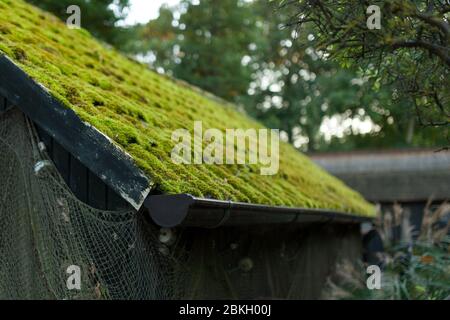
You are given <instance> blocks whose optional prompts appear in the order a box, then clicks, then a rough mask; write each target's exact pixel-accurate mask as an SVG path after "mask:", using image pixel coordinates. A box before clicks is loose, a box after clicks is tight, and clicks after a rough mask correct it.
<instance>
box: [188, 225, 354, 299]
mask: <svg viewBox="0 0 450 320" xmlns="http://www.w3.org/2000/svg"><path fill="white" fill-rule="evenodd" d="M183 238H184V241H186V252H187V253H186V255H187V262H186V263H185V264H184V265H185V269H184V272H186V273H187V275H188V277H187V279H188V280H187V283H186V284H185V285H184V286H183V287H184V288H186V289H187V292H185V297H186V298H192V299H224V298H228V299H264V298H266V299H319V298H320V297H321V296H322V293H323V290H324V288H325V285H326V281H327V278H328V277H330V276H332V275H333V274H334V273H335V272H336V271H337V269H336V268H338V264H339V262H342V261H344V260H346V261H349V262H351V263H355V262H357V261H360V259H361V257H362V241H361V234H360V228H359V225H341V224H332V225H331V224H325V225H323V224H322V225H317V224H312V225H303V226H299V225H296V226H295V225H291V226H273V225H271V226H268V227H262V226H255V227H226V228H220V229H214V230H205V229H189V230H185V231H184V233H183Z"/></svg>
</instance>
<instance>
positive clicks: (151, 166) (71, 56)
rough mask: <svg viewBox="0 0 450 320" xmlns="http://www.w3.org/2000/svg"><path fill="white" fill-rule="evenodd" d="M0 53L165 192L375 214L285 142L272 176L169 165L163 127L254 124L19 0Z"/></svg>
mask: <svg viewBox="0 0 450 320" xmlns="http://www.w3.org/2000/svg"><path fill="white" fill-rule="evenodd" d="M0 52H1V54H5V55H7V56H8V57H9V58H10V59H11V60H13V61H14V62H15V63H16V64H17V65H18V66H19V67H20V68H21V69H22V70H24V71H25V72H26V73H27V74H28V75H29V76H30V77H31V78H32V79H34V80H35V81H36V82H38V83H40V84H42V85H43V86H44V87H46V88H47V89H48V90H49V92H50V93H51V94H52V95H53V96H54V97H55V98H56V99H58V100H59V101H60V102H61V103H62V104H63V105H64V106H65V107H67V108H70V109H72V110H73V111H74V112H75V113H76V114H77V115H78V116H79V117H80V118H81V119H82V120H83V121H86V122H88V123H90V124H91V125H93V126H95V127H96V128H97V129H98V130H99V131H101V132H102V133H103V134H105V135H106V136H108V137H109V138H111V139H112V140H113V141H114V142H115V143H116V144H117V145H118V146H119V147H120V148H122V149H123V150H124V151H126V152H127V153H128V154H129V155H131V157H132V158H133V160H134V161H135V163H136V165H137V166H138V167H139V168H140V169H141V170H142V171H143V172H145V174H146V175H147V176H148V178H149V180H150V181H152V182H153V183H154V186H153V187H157V188H159V189H160V190H161V191H163V192H164V193H168V194H177V193H189V194H192V195H194V196H198V197H207V198H214V199H220V200H233V201H241V202H250V203H255V204H266V205H281V206H289V207H305V208H320V209H331V210H338V211H342V212H348V213H352V214H355V215H362V216H372V215H373V214H374V208H373V206H372V205H370V204H369V203H367V202H366V201H365V200H364V199H363V198H362V196H361V195H360V194H358V193H357V192H355V191H354V190H351V189H350V188H348V187H347V186H345V185H344V183H342V182H341V181H340V180H338V179H337V178H335V177H333V176H331V175H329V174H328V173H326V172H325V171H324V170H322V169H321V168H319V167H318V166H317V165H315V164H314V163H313V162H312V161H310V160H309V159H308V158H307V157H306V156H304V155H302V154H301V153H300V152H298V151H297V150H295V149H294V148H293V147H292V146H290V145H288V144H286V143H282V144H281V146H280V169H279V172H278V174H276V175H274V176H262V175H260V174H259V167H258V165H176V164H174V163H173V162H172V161H171V158H170V153H171V150H172V148H173V146H174V145H173V142H172V141H171V134H172V132H173V131H174V130H176V129H178V128H186V129H188V130H190V131H191V132H192V128H193V123H194V121H196V120H201V121H202V122H203V127H204V129H207V128H218V129H221V130H223V131H224V130H225V129H226V128H243V129H246V128H257V129H258V128H263V126H262V125H261V124H259V123H258V122H256V121H254V120H252V119H250V118H249V117H248V116H246V115H245V114H243V113H241V112H239V111H237V108H236V107H234V106H233V105H231V104H227V103H225V102H223V101H221V100H220V99H216V98H214V97H213V96H212V95H210V94H205V93H202V92H201V91H200V90H198V89H195V88H193V87H191V86H189V85H187V84H184V83H182V82H179V81H176V80H174V79H170V78H168V77H166V76H162V75H159V74H157V73H156V72H154V71H152V70H150V69H149V68H148V67H147V66H145V65H143V64H140V63H138V62H136V61H134V60H133V59H130V58H127V57H125V56H124V55H122V54H120V53H118V52H117V51H116V50H114V49H112V48H109V47H107V46H106V45H104V44H102V43H100V42H99V41H97V40H96V39H94V38H93V37H92V36H91V35H90V34H89V33H88V32H87V31H85V30H83V29H80V30H72V29H69V28H67V27H66V25H65V24H63V23H62V22H61V21H60V20H59V19H58V18H56V17H55V16H53V15H51V14H48V13H45V12H43V11H41V10H39V9H37V8H35V7H33V6H31V5H29V4H27V3H25V2H24V1H22V0H0ZM205 63H207V62H206V61H205ZM41 107H43V106H41Z"/></svg>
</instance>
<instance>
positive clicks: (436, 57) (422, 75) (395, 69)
mask: <svg viewBox="0 0 450 320" xmlns="http://www.w3.org/2000/svg"><path fill="white" fill-rule="evenodd" d="M279 3H280V4H281V7H282V8H285V9H286V10H288V11H289V12H292V11H295V13H296V14H295V15H294V17H293V18H292V19H291V20H290V23H291V24H293V25H295V26H296V27H297V28H298V30H299V31H300V32H309V31H308V30H313V31H314V34H315V35H316V39H315V41H314V42H313V46H314V47H315V48H316V50H320V51H322V52H324V53H326V54H329V55H330V57H331V58H333V59H334V60H335V61H338V62H339V63H340V64H341V66H343V67H348V66H360V67H362V69H363V71H364V72H370V73H372V74H373V75H374V76H375V78H376V79H377V80H378V81H379V82H380V86H383V87H386V86H387V87H393V89H394V91H393V101H396V100H399V99H408V101H409V102H410V105H411V107H410V109H411V108H412V110H413V113H412V115H411V116H410V117H414V118H415V119H416V121H417V122H418V123H419V124H421V125H422V126H429V127H434V128H439V127H440V132H441V136H444V137H445V135H446V134H447V135H448V127H449V125H450V89H449V88H450V86H449V85H448V78H449V72H450V45H449V41H450V24H449V20H448V13H449V12H450V5H449V4H448V2H447V1H439V0H433V1H424V0H416V1H410V0H391V1H381V0H380V1H372V2H370V4H371V5H378V6H379V7H380V9H381V30H377V29H374V30H369V28H368V27H367V25H366V22H367V18H368V17H369V14H367V13H366V10H367V7H368V4H367V3H366V2H364V1H359V2H356V3H355V1H351V0H347V1H339V2H336V1H333V0H318V1H314V2H311V1H308V0H299V1H290V2H286V1H279ZM291 17H292V15H291ZM286 22H288V21H286ZM443 133H444V134H443ZM447 143H448V141H447Z"/></svg>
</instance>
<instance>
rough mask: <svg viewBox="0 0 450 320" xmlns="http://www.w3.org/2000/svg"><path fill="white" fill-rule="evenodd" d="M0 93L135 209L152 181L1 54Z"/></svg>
mask: <svg viewBox="0 0 450 320" xmlns="http://www.w3.org/2000/svg"><path fill="white" fill-rule="evenodd" d="M0 95H1V96H3V97H4V98H6V99H7V100H8V101H9V102H10V103H11V104H12V105H14V106H17V107H18V108H19V109H20V110H21V111H22V112H23V113H24V114H25V115H27V116H28V117H29V118H30V119H31V120H32V121H33V122H34V123H36V124H37V125H38V126H39V127H40V128H41V129H43V130H44V131H45V132H47V134H49V135H50V136H51V137H53V138H54V139H55V140H56V141H57V142H58V143H59V144H60V145H61V146H62V147H63V148H64V149H66V150H67V151H68V152H70V153H71V154H72V155H73V156H74V157H75V158H77V159H78V160H79V161H80V162H81V163H82V164H83V165H85V166H86V167H87V168H88V169H89V170H91V171H92V172H93V173H94V174H95V175H97V176H98V177H99V178H100V179H101V180H102V181H103V182H104V183H105V184H106V185H108V186H109V187H110V188H111V189H113V190H114V191H115V192H116V193H117V194H118V195H120V196H121V197H122V198H123V199H124V200H125V201H127V202H128V203H130V205H132V206H133V207H134V208H135V209H139V208H140V207H141V206H142V203H143V202H144V200H145V198H146V197H147V195H148V194H149V191H150V187H151V186H152V182H151V181H150V180H149V179H148V178H147V177H146V176H145V175H144V174H143V173H142V172H141V170H140V169H139V168H138V167H137V166H136V165H135V164H134V161H133V160H132V159H131V157H130V156H128V155H127V154H126V153H125V152H124V151H123V150H121V149H120V148H119V147H117V146H116V145H115V144H114V143H113V142H112V141H111V140H110V139H109V138H108V137H106V136H105V135H104V134H102V133H101V132H100V131H98V130H97V129H96V128H95V127H93V126H91V125H89V124H88V123H86V122H83V121H82V120H81V119H80V118H79V117H78V116H77V115H76V113H75V112H74V111H73V110H71V109H69V108H67V107H65V106H63V105H62V104H61V103H60V102H59V101H57V100H56V99H55V98H54V97H53V96H52V95H51V94H50V93H49V92H48V91H47V89H46V88H44V87H43V86H41V85H40V84H38V83H36V82H35V81H34V80H33V79H31V78H30V77H29V76H28V75H27V74H26V73H25V72H24V71H23V70H22V69H20V68H19V67H18V66H17V65H16V64H15V63H14V62H13V61H11V60H10V59H9V58H8V57H6V56H5V55H2V54H0Z"/></svg>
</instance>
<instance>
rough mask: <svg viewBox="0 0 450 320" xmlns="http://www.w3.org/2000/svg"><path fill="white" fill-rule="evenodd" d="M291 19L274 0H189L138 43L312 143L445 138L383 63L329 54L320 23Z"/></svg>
mask: <svg viewBox="0 0 450 320" xmlns="http://www.w3.org/2000/svg"><path fill="white" fill-rule="evenodd" d="M175 12H176V13H180V17H178V16H176V15H175V14H174V13H175ZM224 12H226V14H225V13H224ZM291 16H292V12H289V11H284V10H278V7H277V5H276V3H268V2H267V1H265V0H256V1H252V2H247V3H246V4H243V3H241V2H240V1H237V0H227V1H213V2H211V1H210V0H202V1H200V2H199V4H197V5H194V4H192V3H191V2H189V1H184V2H183V3H182V5H181V6H180V7H177V8H175V9H169V8H164V7H163V8H162V9H161V11H160V16H159V18H158V19H156V20H153V21H151V22H150V23H149V24H148V25H145V26H138V27H136V29H137V33H138V36H137V40H136V41H133V43H134V44H135V45H134V47H131V48H130V50H131V52H134V53H138V54H139V55H140V56H147V58H148V56H150V58H151V59H150V63H151V65H152V66H153V67H155V68H157V69H158V71H160V72H166V73H168V74H171V75H174V76H175V77H177V78H181V79H184V80H186V81H187V82H189V83H193V84H195V85H197V86H199V87H200V88H203V89H205V90H208V91H211V92H213V93H215V94H217V95H219V96H221V97H222V98H225V99H227V100H229V101H232V102H236V103H238V104H239V105H241V106H243V108H244V109H245V110H246V112H247V113H248V114H249V115H251V116H252V117H253V118H255V119H258V120H260V121H262V122H263V123H264V124H265V125H266V126H268V127H271V128H279V129H281V130H283V131H284V132H285V133H286V136H287V138H288V140H289V142H291V143H292V144H294V145H295V146H296V147H300V148H301V149H302V150H308V151H322V150H348V149H351V148H359V149H361V148H391V147H412V146H432V147H436V146H441V145H445V143H446V139H445V136H444V135H442V133H441V132H440V131H439V130H438V129H436V128H434V127H428V128H427V129H423V130H417V127H418V125H419V123H418V121H417V120H416V118H415V115H416V110H415V108H414V105H413V103H411V101H410V100H407V99H406V98H405V97H404V95H399V94H398V92H399V91H398V89H397V88H396V87H395V86H394V85H392V84H387V83H386V82H381V81H380V80H379V71H378V70H377V69H376V68H373V67H370V68H369V67H367V66H366V65H354V66H351V62H352V61H351V60H349V59H339V60H338V61H337V62H336V61H334V60H331V59H329V58H327V56H326V55H324V53H323V52H322V51H320V50H317V48H315V46H316V43H317V41H318V38H317V30H316V29H315V28H314V27H313V26H308V27H307V26H305V27H304V28H303V29H302V30H301V31H302V32H300V33H298V34H295V32H293V29H292V28H289V27H285V26H284V25H285V24H286V22H287V21H289V19H290V17H291ZM342 65H345V66H346V67H347V68H342ZM325 119H339V121H340V122H344V123H345V122H347V123H348V122H349V121H350V122H351V121H360V122H362V121H366V122H369V123H372V124H371V126H372V131H371V132H369V133H365V132H360V131H358V128H357V127H355V126H354V125H352V126H349V127H347V128H346V129H345V130H344V132H342V133H341V134H339V135H335V136H332V137H326V136H324V134H323V133H322V132H321V126H322V125H323V122H324V120H325ZM338 125H342V123H339V124H338ZM369 129H370V128H369Z"/></svg>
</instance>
